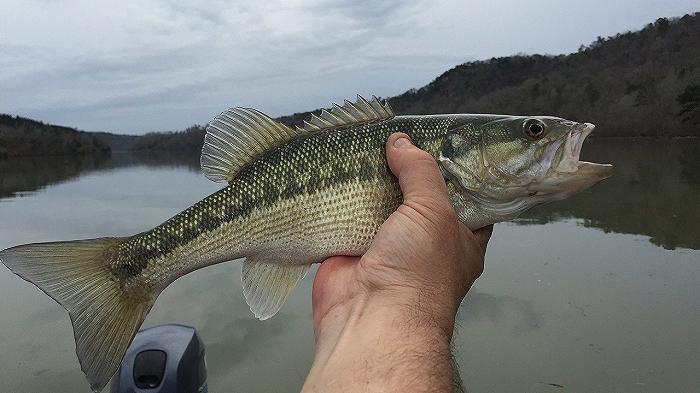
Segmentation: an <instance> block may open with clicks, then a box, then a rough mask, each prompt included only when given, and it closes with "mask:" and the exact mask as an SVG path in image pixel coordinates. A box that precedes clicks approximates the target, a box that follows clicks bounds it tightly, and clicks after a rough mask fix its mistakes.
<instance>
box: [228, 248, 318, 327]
mask: <svg viewBox="0 0 700 393" xmlns="http://www.w3.org/2000/svg"><path fill="white" fill-rule="evenodd" d="M309 266H310V265H279V264H275V263H269V262H261V261H258V260H256V259H246V261H245V262H244V263H243V267H242V270H241V282H242V283H243V296H245V300H246V302H247V303H248V306H250V311H252V312H253V315H255V317H256V318H258V319H260V320H265V319H268V318H270V317H272V316H273V315H275V314H277V312H278V311H279V310H280V308H282V305H283V304H284V303H285V302H286V301H287V298H288V297H289V294H290V293H291V292H292V290H293V289H294V288H295V287H296V286H297V285H298V284H299V281H301V279H302V278H304V276H305V275H306V272H307V271H309Z"/></svg>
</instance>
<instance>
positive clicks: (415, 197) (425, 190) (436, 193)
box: [386, 132, 449, 206]
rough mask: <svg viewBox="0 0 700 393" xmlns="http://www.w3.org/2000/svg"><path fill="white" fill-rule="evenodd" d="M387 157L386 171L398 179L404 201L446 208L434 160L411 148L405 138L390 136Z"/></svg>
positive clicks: (444, 188) (443, 184)
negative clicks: (388, 170)
mask: <svg viewBox="0 0 700 393" xmlns="http://www.w3.org/2000/svg"><path fill="white" fill-rule="evenodd" d="M386 154H387V162H388V163H389V168H390V169H391V171H392V172H393V173H394V175H395V176H396V177H397V178H398V179H399V185H400V186H401V191H402V192H403V197H404V201H406V200H408V201H414V202H419V203H421V204H425V203H426V202H429V203H430V204H434V203H440V204H442V205H443V206H445V205H446V204H449V199H448V197H447V187H446V186H445V181H444V179H443V177H442V174H441V173H440V169H439V168H438V165H437V163H436V162H435V159H434V158H433V157H432V156H431V155H430V154H428V153H426V152H425V151H423V150H421V149H419V148H417V147H416V146H415V145H413V143H412V142H411V140H410V139H409V137H408V135H406V134H404V133H400V132H399V133H394V134H392V135H391V136H390V137H389V140H388V141H387V144H386Z"/></svg>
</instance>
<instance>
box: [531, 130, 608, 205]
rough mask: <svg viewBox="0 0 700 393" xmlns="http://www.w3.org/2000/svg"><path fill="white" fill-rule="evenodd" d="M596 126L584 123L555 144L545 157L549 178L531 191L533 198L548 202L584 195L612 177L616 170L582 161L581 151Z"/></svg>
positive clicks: (547, 176)
mask: <svg viewBox="0 0 700 393" xmlns="http://www.w3.org/2000/svg"><path fill="white" fill-rule="evenodd" d="M594 128H595V126H594V125H593V124H591V123H581V124H577V125H576V126H574V127H572V129H571V130H570V131H569V132H568V133H567V134H565V135H564V136H563V137H562V138H560V139H558V140H556V141H554V142H552V143H551V144H550V146H548V147H547V150H546V151H545V154H544V159H545V160H547V161H549V162H550V163H551V164H550V165H551V166H550V167H549V170H548V171H547V173H546V175H545V176H544V177H543V178H541V179H540V180H539V181H536V182H534V183H533V184H532V185H531V186H530V187H529V191H530V195H539V196H541V197H543V198H545V199H547V200H553V199H564V198H567V197H569V196H571V195H573V194H576V193H578V192H580V191H583V190H585V189H587V188H589V187H591V186H592V185H594V184H596V183H598V182H599V181H601V180H603V179H607V178H608V177H610V176H612V175H613V166H612V165H610V164H598V163H594V162H588V161H581V160H580V159H579V157H580V155H581V148H582V147H583V142H584V140H585V139H586V137H587V136H588V135H590V134H591V132H593V129H594Z"/></svg>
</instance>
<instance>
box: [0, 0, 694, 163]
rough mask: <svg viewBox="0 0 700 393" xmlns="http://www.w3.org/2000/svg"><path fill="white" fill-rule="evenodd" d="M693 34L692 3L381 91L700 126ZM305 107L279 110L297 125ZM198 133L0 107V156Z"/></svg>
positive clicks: (683, 130) (611, 132) (467, 106)
mask: <svg viewBox="0 0 700 393" xmlns="http://www.w3.org/2000/svg"><path fill="white" fill-rule="evenodd" d="M699 43H700V13H695V14H693V15H686V16H684V17H682V18H675V19H670V20H669V19H664V18H661V19H658V20H657V21H656V22H654V23H650V24H648V25H647V26H646V27H644V28H643V29H642V30H640V31H636V32H626V33H620V34H617V35H615V36H613V37H607V38H603V37H599V38H598V39H597V40H596V41H595V42H593V43H592V44H590V45H588V46H581V48H580V49H579V51H578V52H576V53H572V54H568V55H557V56H550V55H516V56H509V57H499V58H492V59H489V60H483V61H473V62H469V63H465V64H462V65H459V66H456V67H454V68H452V69H451V70H449V71H447V72H445V73H443V74H442V75H440V76H439V77H437V78H436V79H435V80H434V81H433V82H431V83H430V84H428V85H427V86H424V87H421V88H420V89H411V90H408V91H407V92H405V93H403V94H401V95H399V96H396V97H391V98H388V101H389V103H390V104H391V106H392V108H394V111H395V112H396V113H397V114H429V113H503V114H518V115H554V116H560V117H564V118H568V119H571V120H577V121H582V122H583V121H585V122H590V123H594V124H596V125H597V126H598V129H597V131H596V133H595V134H594V135H596V136H598V137H605V136H621V137H626V136H635V137H636V136H662V137H673V136H700V44H699ZM348 93H349V97H348V98H353V97H351V96H350V93H352V92H348ZM314 112H316V113H318V110H316V111H314ZM310 114H311V112H304V113H296V114H294V115H290V116H284V117H281V118H279V120H280V121H282V122H283V123H286V124H289V125H300V124H302V122H303V121H304V120H307V119H308V118H309V116H310ZM203 139H204V127H202V126H198V125H195V126H192V127H190V128H188V129H187V130H185V131H180V132H170V133H150V134H146V135H143V136H138V137H137V136H131V135H115V134H109V133H84V132H79V131H77V130H75V129H72V128H67V127H60V126H53V125H48V124H44V123H41V122H37V121H34V120H30V119H25V118H21V117H12V116H9V115H0V157H2V156H10V155H55V154H76V153H86V152H95V151H106V150H109V149H110V148H111V149H112V150H166V151H182V152H185V153H193V154H196V153H198V152H199V151H200V149H201V146H202V143H203Z"/></svg>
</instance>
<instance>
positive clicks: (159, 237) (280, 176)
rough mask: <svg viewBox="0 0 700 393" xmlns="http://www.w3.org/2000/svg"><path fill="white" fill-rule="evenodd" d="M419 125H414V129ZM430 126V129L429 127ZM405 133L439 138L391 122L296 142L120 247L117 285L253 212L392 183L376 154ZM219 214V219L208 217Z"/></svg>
mask: <svg viewBox="0 0 700 393" xmlns="http://www.w3.org/2000/svg"><path fill="white" fill-rule="evenodd" d="M419 123H420V124H419ZM432 123H434V124H432ZM396 131H402V132H406V133H407V134H409V136H410V137H411V138H412V139H413V141H414V142H415V143H416V144H417V145H418V146H421V145H424V144H426V143H428V142H430V141H434V140H435V139H436V138H440V137H442V136H443V135H444V134H445V132H446V130H445V129H442V130H439V127H437V121H431V120H423V121H422V122H421V121H419V120H418V119H416V118H413V119H411V120H410V121H401V120H392V121H388V122H384V123H378V124H372V125H365V126H361V127H357V128H354V129H346V130H334V131H332V132H326V133H319V134H316V135H313V136H311V137H309V138H305V139H297V140H294V141H291V142H289V143H287V144H286V145H284V146H282V147H280V148H279V149H276V150H274V151H272V152H270V153H269V154H267V155H265V156H263V157H262V158H261V159H259V160H258V161H256V162H255V163H253V164H252V165H251V166H249V167H248V168H245V169H244V170H243V171H242V172H241V173H240V174H239V177H238V178H236V179H235V180H234V181H233V182H232V183H231V185H229V186H228V187H225V188H223V189H221V190H219V191H217V192H216V193H214V194H212V195H210V196H208V197H207V198H205V199H203V200H201V201H199V202H198V203H196V204H195V205H193V206H192V207H190V208H188V209H187V210H185V211H183V212H181V213H179V214H178V215H176V216H174V217H173V218H171V219H170V220H168V221H166V222H165V223H163V224H161V225H160V226H158V227H156V228H154V229H153V230H152V231H149V232H144V233H142V234H139V235H136V236H134V237H133V238H131V239H130V240H129V241H128V242H126V243H124V244H122V245H120V249H119V251H118V252H117V253H116V255H115V257H114V258H115V260H113V261H111V263H110V266H112V271H113V273H114V275H115V276H116V277H117V278H119V279H120V280H127V279H129V278H132V277H135V276H137V275H139V274H140V273H141V272H142V271H143V269H145V268H146V267H147V266H148V264H149V262H150V261H152V260H154V259H155V258H158V257H160V256H163V255H167V254H169V253H171V252H172V251H173V250H175V249H176V248H177V247H179V246H181V245H185V244H187V243H189V242H190V241H192V240H194V239H196V238H197V237H198V236H200V235H201V234H203V233H206V232H210V231H213V230H215V229H217V228H219V227H221V226H222V225H224V224H225V223H228V222H231V221H234V220H236V219H238V218H241V217H245V216H246V215H248V214H249V213H250V212H251V211H252V210H253V209H260V208H266V207H270V206H272V205H274V204H276V203H278V202H280V201H283V200H288V199H292V198H295V197H297V196H300V195H309V194H313V193H316V192H319V191H321V190H323V189H326V188H328V187H331V186H337V185H342V184H348V183H351V182H355V181H368V180H373V179H378V178H386V179H387V181H394V180H393V177H392V175H391V173H390V171H389V169H388V167H387V165H386V159H385V158H384V156H383V155H382V154H381V152H383V150H384V144H385V141H386V139H387V138H388V136H389V135H390V134H391V133H393V132H396ZM222 210H223V211H224V215H223V217H220V216H218V215H216V214H215V213H214V212H221V211H222Z"/></svg>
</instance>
